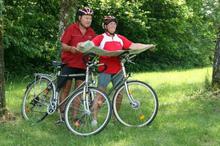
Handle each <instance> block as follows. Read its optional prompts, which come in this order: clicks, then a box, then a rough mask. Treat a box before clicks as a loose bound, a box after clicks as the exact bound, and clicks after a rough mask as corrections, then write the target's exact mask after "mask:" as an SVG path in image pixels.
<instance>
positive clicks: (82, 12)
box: [78, 7, 94, 16]
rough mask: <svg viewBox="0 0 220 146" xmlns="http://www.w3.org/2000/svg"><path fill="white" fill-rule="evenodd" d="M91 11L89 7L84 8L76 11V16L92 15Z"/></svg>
mask: <svg viewBox="0 0 220 146" xmlns="http://www.w3.org/2000/svg"><path fill="white" fill-rule="evenodd" d="M93 13H94V12H93V10H92V9H91V8H89V7H84V8H82V9H79V10H78V14H79V16H82V15H93Z"/></svg>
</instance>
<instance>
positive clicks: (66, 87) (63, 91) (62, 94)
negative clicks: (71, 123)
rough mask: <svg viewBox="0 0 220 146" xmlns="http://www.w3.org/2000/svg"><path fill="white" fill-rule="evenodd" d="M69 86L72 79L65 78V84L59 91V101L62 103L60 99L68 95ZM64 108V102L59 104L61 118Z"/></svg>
mask: <svg viewBox="0 0 220 146" xmlns="http://www.w3.org/2000/svg"><path fill="white" fill-rule="evenodd" d="M71 87H72V80H67V82H66V84H65V85H64V86H63V88H61V91H60V103H62V101H63V100H64V99H65V98H66V97H67V96H68V95H69V92H70V89H71ZM64 108H65V104H62V105H61V106H60V113H61V117H62V118H64V115H63V113H64Z"/></svg>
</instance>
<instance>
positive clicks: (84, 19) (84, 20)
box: [79, 15, 92, 28]
mask: <svg viewBox="0 0 220 146" xmlns="http://www.w3.org/2000/svg"><path fill="white" fill-rule="evenodd" d="M79 21H80V23H81V24H82V25H83V26H84V27H86V28H87V27H90V26H91V23H92V16H91V15H83V16H79Z"/></svg>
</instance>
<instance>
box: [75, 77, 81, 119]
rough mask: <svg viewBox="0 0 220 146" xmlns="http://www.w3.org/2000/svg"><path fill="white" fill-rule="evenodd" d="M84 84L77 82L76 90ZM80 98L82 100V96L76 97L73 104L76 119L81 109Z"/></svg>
mask: <svg viewBox="0 0 220 146" xmlns="http://www.w3.org/2000/svg"><path fill="white" fill-rule="evenodd" d="M82 83H83V80H76V83H75V89H76V88H78V87H79V86H80V85H81V84H82ZM80 98H81V97H80V96H78V97H76V99H75V100H74V102H73V113H72V114H73V117H74V118H76V117H77V111H78V110H79V108H80V102H81V99H80Z"/></svg>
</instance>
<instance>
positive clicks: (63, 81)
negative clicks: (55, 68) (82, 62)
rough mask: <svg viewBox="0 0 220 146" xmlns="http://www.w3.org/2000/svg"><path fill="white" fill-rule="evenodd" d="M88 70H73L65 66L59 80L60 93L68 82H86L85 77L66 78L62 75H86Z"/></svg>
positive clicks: (58, 88)
mask: <svg viewBox="0 0 220 146" xmlns="http://www.w3.org/2000/svg"><path fill="white" fill-rule="evenodd" d="M85 73H86V70H84V69H80V68H72V67H68V66H66V65H65V66H63V67H62V69H61V76H59V77H58V79H57V90H58V91H59V90H60V89H61V88H62V87H63V86H64V85H65V84H66V82H67V80H72V79H73V78H74V79H75V80H82V81H84V80H85V76H75V77H64V76H62V75H70V74H85Z"/></svg>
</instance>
